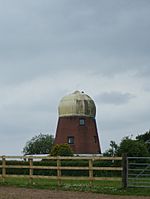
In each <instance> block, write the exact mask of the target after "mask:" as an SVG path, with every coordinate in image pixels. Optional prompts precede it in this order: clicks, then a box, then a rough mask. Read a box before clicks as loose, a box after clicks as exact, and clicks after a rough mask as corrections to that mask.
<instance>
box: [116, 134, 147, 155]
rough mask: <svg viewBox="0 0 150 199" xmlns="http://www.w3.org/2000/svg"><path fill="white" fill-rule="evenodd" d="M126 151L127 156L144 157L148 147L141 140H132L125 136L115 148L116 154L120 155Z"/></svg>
mask: <svg viewBox="0 0 150 199" xmlns="http://www.w3.org/2000/svg"><path fill="white" fill-rule="evenodd" d="M123 153H126V154H127V155H128V156H129V157H144V156H149V152H148V149H147V147H146V145H145V143H144V142H143V141H138V140H133V139H131V138H129V137H125V138H123V139H122V141H121V142H120V145H119V146H118V149H117V153H116V154H117V155H118V156H121V155H122V154H123Z"/></svg>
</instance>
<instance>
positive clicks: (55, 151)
mask: <svg viewBox="0 0 150 199" xmlns="http://www.w3.org/2000/svg"><path fill="white" fill-rule="evenodd" d="M50 155H51V156H73V151H72V149H71V147H70V146H69V145H68V144H56V145H54V146H53V147H52V150H51V153H50Z"/></svg>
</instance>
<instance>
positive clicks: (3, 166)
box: [2, 155, 6, 182]
mask: <svg viewBox="0 0 150 199" xmlns="http://www.w3.org/2000/svg"><path fill="white" fill-rule="evenodd" d="M5 177H6V158H5V156H4V155H3V156H2V178H3V182H4V181H5Z"/></svg>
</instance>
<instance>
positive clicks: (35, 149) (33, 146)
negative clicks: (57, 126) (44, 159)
mask: <svg viewBox="0 0 150 199" xmlns="http://www.w3.org/2000/svg"><path fill="white" fill-rule="evenodd" d="M53 141H54V138H53V136H52V135H49V134H46V135H45V134H39V135H38V136H34V137H33V138H32V139H31V140H29V141H28V142H27V143H26V145H25V147H24V148H23V154H24V155H34V154H49V153H50V151H51V148H52V145H53Z"/></svg>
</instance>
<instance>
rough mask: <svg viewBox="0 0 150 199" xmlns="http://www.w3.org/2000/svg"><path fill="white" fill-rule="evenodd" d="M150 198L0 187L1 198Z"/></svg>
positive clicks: (144, 198)
mask: <svg viewBox="0 0 150 199" xmlns="http://www.w3.org/2000/svg"><path fill="white" fill-rule="evenodd" d="M84 198H85V199H148V198H149V199H150V197H142V196H139V197H137V196H110V195H102V194H96V193H86V192H71V191H52V190H39V189H26V188H15V187H0V199H84Z"/></svg>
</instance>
